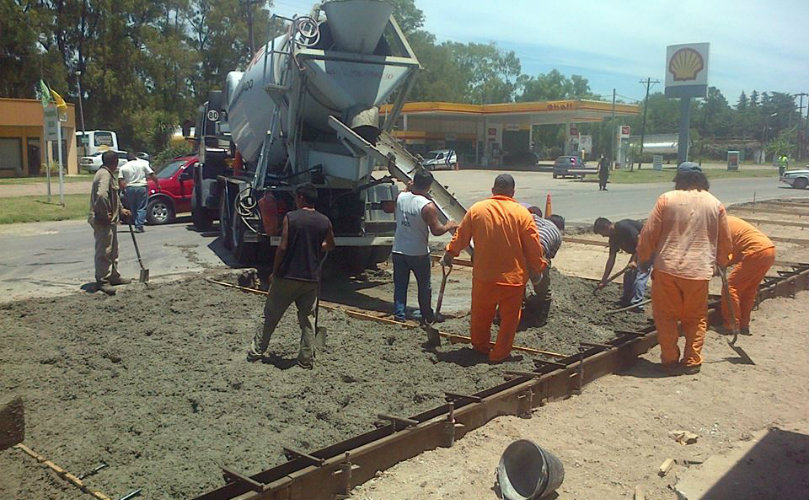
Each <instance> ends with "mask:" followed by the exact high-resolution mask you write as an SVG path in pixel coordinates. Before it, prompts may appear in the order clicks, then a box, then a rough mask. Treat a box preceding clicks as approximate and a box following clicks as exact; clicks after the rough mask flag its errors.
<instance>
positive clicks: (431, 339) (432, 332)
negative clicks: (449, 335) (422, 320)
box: [424, 325, 441, 347]
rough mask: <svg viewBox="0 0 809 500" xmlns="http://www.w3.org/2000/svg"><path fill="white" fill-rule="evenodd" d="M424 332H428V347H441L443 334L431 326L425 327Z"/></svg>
mask: <svg viewBox="0 0 809 500" xmlns="http://www.w3.org/2000/svg"><path fill="white" fill-rule="evenodd" d="M424 330H425V331H426V332H427V345H428V346H430V347H438V346H440V345H441V334H439V333H438V330H436V329H435V328H433V327H432V326H430V325H424Z"/></svg>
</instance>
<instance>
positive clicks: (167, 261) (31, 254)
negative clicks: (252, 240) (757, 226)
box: [0, 170, 809, 301]
mask: <svg viewBox="0 0 809 500" xmlns="http://www.w3.org/2000/svg"><path fill="white" fill-rule="evenodd" d="M497 173H499V172H492V171H463V170H462V171H454V172H437V173H436V177H437V179H438V180H439V181H440V182H442V183H443V184H445V185H448V186H450V191H452V192H454V193H455V194H456V196H457V197H458V198H459V200H460V201H461V203H462V204H463V205H464V206H467V207H468V206H469V205H471V204H472V203H474V202H475V201H478V200H480V199H483V198H485V197H487V196H489V194H490V189H491V185H492V183H493V181H494V177H495V175H496V174H497ZM513 175H514V177H515V180H516V183H517V193H516V197H517V199H518V200H520V201H525V202H530V203H534V204H536V205H538V206H540V207H541V208H543V209H544V206H545V197H546V195H547V194H548V193H550V194H551V196H552V203H553V211H554V212H555V213H558V214H561V215H563V216H565V218H566V219H567V221H568V223H569V224H571V223H572V224H575V223H580V224H592V221H593V220H595V218H596V217H599V216H605V217H608V218H611V219H613V220H615V219H621V218H629V217H632V218H644V217H646V216H647V215H648V213H649V210H651V208H652V206H653V205H654V202H655V199H656V198H657V196H659V195H660V194H661V193H663V192H665V191H667V190H669V189H671V188H672V187H673V185H672V184H671V183H657V184H623V185H616V184H610V185H609V187H608V189H609V190H608V191H607V192H600V191H598V185H597V183H595V182H579V181H577V180H563V179H556V180H554V179H553V178H552V177H551V174H549V173H536V172H514V173H513ZM711 191H712V192H713V193H714V194H715V195H716V196H718V197H719V198H720V199H721V200H722V201H723V202H725V204H727V205H730V204H734V203H740V202H746V201H752V200H753V199H754V198H755V199H757V200H763V199H772V198H809V191H806V190H804V191H798V190H794V189H790V188H787V187H781V186H779V185H778V183H777V181H776V180H775V179H774V178H772V179H719V180H716V181H714V182H713V183H712V186H711ZM137 239H138V245H139V246H140V250H141V255H142V257H143V261H144V264H145V266H146V267H147V268H149V269H150V274H151V281H153V282H158V281H161V280H171V279H174V278H175V277H177V276H178V275H182V274H184V273H195V272H200V271H202V270H205V269H230V268H231V264H232V262H231V261H230V260H229V254H228V253H227V252H226V251H224V249H223V248H222V246H221V244H220V243H219V240H218V239H217V238H216V233H215V232H212V233H198V232H196V231H194V230H193V229H192V226H191V223H190V220H189V218H188V217H181V218H180V219H179V221H178V222H177V223H175V224H172V225H169V226H157V227H154V226H147V228H146V232H145V233H143V234H138V235H137ZM119 240H120V262H119V268H120V270H121V273H122V274H123V275H124V276H127V277H131V278H135V279H137V277H138V269H139V267H138V262H137V259H136V256H135V251H134V248H133V245H132V239H131V237H130V235H129V234H128V228H127V226H119ZM0 249H1V250H0V255H1V256H2V258H1V259H0V301H7V300H15V299H19V298H24V297H31V296H42V295H54V294H61V293H70V292H75V291H77V290H79V289H81V288H82V287H84V288H85V289H86V288H87V287H88V285H89V284H91V283H92V282H93V281H94V278H93V236H92V230H91V228H90V226H89V225H88V224H87V222H86V221H84V220H82V221H62V222H42V223H30V224H12V225H4V226H0Z"/></svg>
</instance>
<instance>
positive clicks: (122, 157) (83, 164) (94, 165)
mask: <svg viewBox="0 0 809 500" xmlns="http://www.w3.org/2000/svg"><path fill="white" fill-rule="evenodd" d="M115 153H116V154H117V155H118V166H119V167H120V166H121V165H123V164H124V163H126V151H116V152H115ZM103 154H104V153H103V152H101V151H99V152H98V153H94V154H92V155H90V156H82V157H81V159H80V160H79V169H81V170H85V171H87V172H90V173H91V174H94V173H96V172H98V169H99V168H101V155H103Z"/></svg>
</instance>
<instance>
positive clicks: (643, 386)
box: [0, 215, 809, 499]
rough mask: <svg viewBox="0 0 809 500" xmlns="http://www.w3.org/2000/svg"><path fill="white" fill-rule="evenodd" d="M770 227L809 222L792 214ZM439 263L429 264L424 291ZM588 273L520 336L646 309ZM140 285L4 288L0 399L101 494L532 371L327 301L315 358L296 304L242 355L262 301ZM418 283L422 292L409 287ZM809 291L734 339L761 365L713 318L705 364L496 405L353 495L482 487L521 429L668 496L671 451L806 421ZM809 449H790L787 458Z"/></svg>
mask: <svg viewBox="0 0 809 500" xmlns="http://www.w3.org/2000/svg"><path fill="white" fill-rule="evenodd" d="M789 217H791V216H783V217H782V216H780V215H779V216H778V218H779V220H790V219H789ZM796 220H798V218H797V216H796ZM776 230H777V232H778V233H777V234H779V235H781V236H784V237H792V238H805V237H806V236H805V234H806V233H805V231H806V230H805V229H804V228H799V227H792V228H783V227H781V226H777V227H776V228H775V229H773V231H776ZM585 236H586V237H589V238H592V239H595V240H598V239H599V238H598V237H597V236H594V235H592V234H590V235H582V237H585ZM778 251H779V256H778V258H779V259H782V260H790V261H806V260H809V259H807V258H806V253H807V252H806V248H805V247H800V246H795V245H787V246H784V247H783V248H782V245H781V244H779V245H778ZM606 257H607V252H606V249H605V248H603V247H595V246H591V245H580V244H567V243H566V244H565V245H563V247H562V250H561V251H560V254H559V256H558V258H557V259H556V260H555V262H554V267H555V268H556V270H557V271H561V272H562V273H564V274H567V275H574V274H575V275H577V276H582V277H583V278H598V277H600V275H601V272H602V271H603V265H604V261H605V260H606ZM623 258H625V257H623V256H622V257H620V258H619V262H618V264H617V265H621V262H622V260H621V259H623ZM440 275H441V273H440V270H439V268H434V271H433V297H435V296H436V295H437V291H438V285H439V283H440V277H441V276H440ZM223 279H224V280H226V281H230V282H235V277H234V276H228V277H225V278H223ZM469 286H470V272H469V270H467V269H462V268H456V269H455V270H454V271H453V273H452V275H451V276H450V279H449V284H448V286H447V296H446V297H445V301H444V303H445V307H444V311H445V312H447V313H451V314H453V316H457V317H454V318H452V319H450V320H448V321H447V322H446V323H444V324H443V325H442V326H441V329H442V330H444V331H447V332H451V333H459V334H464V335H467V334H468V331H467V330H468V317H467V316H465V315H464V314H465V312H466V311H467V310H468V300H469ZM593 286H594V282H592V280H587V279H576V278H573V277H571V276H563V275H562V274H559V273H557V272H555V274H554V276H553V281H552V289H553V293H554V302H553V309H552V312H551V318H550V322H549V324H548V325H547V326H546V327H545V328H542V329H529V330H527V331H524V332H521V333H518V335H517V339H516V341H515V343H516V344H519V345H525V346H529V347H535V348H541V349H547V350H553V351H558V352H563V353H572V352H575V350H576V347H575V346H576V345H577V343H578V342H579V341H595V342H598V341H603V340H606V339H608V338H611V337H612V336H613V335H612V334H611V332H612V331H613V330H615V329H636V328H640V327H643V326H646V325H647V324H648V323H647V321H648V319H647V316H646V315H643V314H632V313H624V314H621V315H615V316H606V315H605V314H604V311H605V310H607V309H612V308H614V307H616V306H615V304H614V303H615V301H616V300H617V299H618V294H619V285H617V284H616V285H613V286H611V287H609V288H608V289H606V290H604V291H603V292H601V293H600V294H599V295H597V296H594V295H593V294H592V290H593ZM141 287H142V285H131V286H129V287H124V288H123V289H122V290H121V291H120V292H119V294H118V295H116V296H114V297H105V296H100V295H90V294H85V293H75V294H72V295H68V296H65V297H57V298H43V299H33V300H26V301H20V302H11V303H5V304H0V395H3V396H5V395H11V394H20V395H22V396H23V398H24V399H25V406H26V426H27V429H26V430H27V433H26V440H25V444H26V445H28V446H29V447H31V448H32V449H34V450H35V451H37V452H39V453H41V454H43V455H45V456H46V457H47V458H48V459H50V460H52V461H53V462H55V463H56V464H58V465H60V466H61V467H64V468H65V469H67V470H69V471H70V472H72V473H74V474H79V473H82V472H85V471H87V470H90V469H92V468H93V467H95V466H96V465H97V464H98V463H99V462H101V461H104V462H106V463H108V464H110V467H109V468H107V469H105V470H103V471H102V472H100V473H98V474H97V475H95V476H93V477H91V478H89V479H88V480H87V483H88V485H89V486H90V487H91V488H93V489H97V490H99V491H101V492H103V493H105V494H107V495H109V496H111V497H117V496H120V495H122V494H124V493H126V492H127V491H130V490H131V489H134V488H143V498H188V497H193V496H196V495H198V494H201V493H204V492H206V491H210V490H211V489H213V488H216V487H218V486H221V485H222V484H223V481H222V477H221V473H220V471H219V466H222V465H224V466H228V467H230V468H232V469H235V470H238V471H241V472H243V473H247V474H253V473H255V472H258V471H260V470H264V469H267V468H269V467H271V466H273V465H277V464H278V463H281V462H283V461H284V460H285V459H284V457H283V455H282V452H281V447H282V446H287V447H291V448H295V449H300V450H303V451H312V450H315V449H318V448H321V447H323V446H326V445H329V444H332V443H334V442H337V441H340V440H343V439H345V438H348V437H350V436H353V435H356V434H359V433H362V432H365V431H367V430H370V429H372V428H373V427H372V426H373V424H374V421H375V420H376V415H377V414H378V413H388V414H392V415H398V416H410V415H413V414H416V413H418V412H420V411H423V410H425V409H428V408H431V407H434V406H436V405H438V404H440V403H442V402H443V391H452V392H458V393H471V392H476V391H478V390H481V389H484V388H489V387H492V386H494V385H496V384H497V383H499V382H502V381H503V372H504V371H505V370H527V369H530V368H533V363H532V358H531V357H530V356H525V355H518V356H514V357H513V359H511V360H510V361H509V362H507V363H505V364H503V365H489V364H487V363H485V362H481V361H482V360H481V358H480V356H479V355H477V353H475V352H474V351H472V350H471V349H470V348H469V347H466V346H463V345H458V344H456V345H447V344H445V345H443V346H442V347H440V348H438V349H436V350H431V349H428V348H426V347H425V346H424V345H423V342H424V341H425V340H426V338H425V335H424V333H423V332H421V331H420V330H418V329H408V328H404V327H400V326H386V325H382V324H376V323H368V322H363V321H360V320H356V319H351V318H348V317H347V316H345V315H344V314H342V313H340V312H327V311H322V312H321V318H320V322H321V324H322V325H324V326H326V327H327V328H328V330H329V347H328V350H327V351H326V352H325V353H324V354H323V355H321V356H319V357H318V359H317V362H316V365H315V369H314V370H312V371H307V370H302V369H300V368H298V367H297V366H295V363H294V360H295V356H296V354H297V341H298V336H299V334H298V332H297V325H296V324H295V318H294V314H287V315H286V316H285V317H284V318H283V320H282V322H281V324H280V326H279V330H278V331H277V332H276V335H275V336H274V337H273V339H272V341H271V343H270V350H271V351H272V352H273V353H274V354H275V355H274V357H272V358H271V359H270V360H269V362H268V363H255V364H249V363H247V362H246V361H245V351H246V347H247V345H248V342H249V340H250V338H251V337H252V335H253V333H254V332H255V331H256V329H257V328H258V327H259V326H260V323H261V307H262V304H263V297H260V296H255V295H250V294H245V293H241V292H238V291H234V290H232V289H228V288H225V287H222V286H220V285H215V284H212V283H210V282H208V281H206V279H205V276H198V277H194V278H191V279H188V280H184V281H177V282H173V283H166V284H160V285H151V286H150V287H149V288H148V289H145V290H144V289H143V288H141ZM392 289H393V288H392V283H391V278H390V272H389V270H388V269H387V268H386V267H384V266H383V267H382V268H381V269H380V270H379V271H377V272H375V273H366V274H365V275H364V276H361V277H360V278H359V279H352V280H346V279H342V278H333V279H331V280H330V281H329V282H328V283H326V284H324V299H325V300H330V301H335V302H343V303H347V304H350V305H354V306H362V307H365V308H368V309H371V310H378V311H383V312H390V300H391V297H392ZM411 292H412V294H411V297H410V299H409V303H410V304H411V305H414V304H415V303H416V301H415V286H414V284H413V285H411ZM807 298H809V295H807V294H806V293H802V294H801V295H799V296H798V298H797V299H795V300H789V299H777V300H772V301H767V302H765V303H764V304H763V305H762V306H761V309H760V310H759V311H758V312H757V313H755V320H754V322H753V325H752V329H753V331H754V333H755V335H754V336H753V337H750V338H747V337H745V338H743V339H742V340H741V341H740V342H743V344H742V345H743V346H744V347H745V349H746V350H747V351H748V352H749V353H750V355H751V357H753V359H754V360H755V361H756V362H757V365H756V366H754V367H751V366H745V365H739V364H736V363H734V362H733V356H734V353H733V351H732V350H731V349H730V348H729V347H728V346H727V345H726V343H725V339H724V338H721V337H719V336H717V335H714V334H712V335H709V338H708V341H707V344H706V348H705V353H706V355H707V357H708V362H707V363H706V366H705V369H704V370H703V372H702V373H701V374H699V375H698V376H695V377H680V378H671V379H669V378H666V379H660V378H658V377H657V374H656V372H655V370H654V366H653V365H654V363H656V361H657V355H658V354H657V351H656V350H653V351H652V352H650V353H649V354H648V355H647V356H645V357H644V358H643V359H642V360H640V361H639V363H638V364H637V365H636V366H635V367H633V368H632V369H631V370H630V371H628V372H626V373H623V374H619V375H614V376H608V377H605V378H603V379H601V380H599V381H597V382H596V383H594V384H592V385H590V386H587V387H586V388H585V391H584V394H582V395H581V396H578V397H575V398H572V399H569V400H566V401H562V402H558V403H554V404H551V405H547V406H546V407H544V408H542V409H541V411H538V412H536V413H535V416H534V418H533V419H532V420H521V419H517V418H510V417H509V418H501V419H497V420H496V421H494V422H492V423H490V424H489V425H487V426H485V427H483V428H481V429H478V430H477V431H474V432H473V433H471V434H469V435H468V436H467V437H466V438H464V439H463V440H461V441H459V442H458V444H457V445H456V447H455V448H453V449H451V450H437V451H434V452H430V453H427V454H424V455H421V456H419V457H417V458H415V459H413V460H411V461H408V462H404V463H402V464H400V465H399V466H397V467H396V468H394V469H392V470H390V471H388V472H385V473H383V474H382V476H381V477H379V478H377V479H375V480H373V481H371V482H369V483H367V484H366V485H364V486H362V487H360V488H359V489H357V490H356V492H355V496H356V497H357V498H494V492H493V491H492V486H493V470H494V466H495V465H496V463H497V460H498V459H499V455H500V453H502V450H503V449H504V448H505V446H506V445H507V444H508V443H509V442H510V441H512V440H513V439H517V438H519V437H525V438H529V439H533V440H535V441H536V442H538V443H541V444H542V445H543V446H546V447H547V448H548V449H549V450H552V451H553V452H554V454H556V455H557V456H559V457H560V459H562V461H563V463H564V464H565V466H566V468H567V478H566V480H565V483H564V484H563V486H562V488H561V489H560V495H561V498H596V497H609V498H630V497H631V496H632V489H633V488H634V486H635V485H643V486H644V487H645V488H647V491H648V492H649V494H648V496H649V497H650V498H672V499H673V498H675V496H674V493H673V491H672V490H670V489H669V488H668V484H670V483H672V482H673V481H674V480H675V478H676V477H681V476H682V475H683V474H685V473H687V472H688V471H687V470H686V469H685V468H684V467H681V466H677V468H675V470H674V472H673V473H672V474H670V475H668V476H666V477H665V478H659V477H657V476H656V475H655V472H656V470H657V467H658V466H659V465H660V463H661V462H662V461H663V460H664V459H665V458H668V457H672V458H678V459H690V460H695V461H699V460H704V459H705V458H707V457H709V456H712V455H723V454H725V453H727V452H729V451H730V450H731V449H732V448H733V447H734V446H736V445H737V444H738V443H740V442H745V440H749V436H752V435H753V433H754V431H757V430H761V429H766V428H768V427H769V426H772V425H775V426H778V427H781V428H784V429H793V428H796V427H795V426H797V429H799V430H800V431H801V432H806V430H807V421H809V398H807V396H809V394H808V393H809V389H808V387H809V382H807V380H809V377H807V375H809V372H808V371H807V370H808V369H807V364H806V359H807V354H809V345H807V343H809V341H807V338H806V335H805V324H806V320H807V319H808V318H807V315H806V312H805V308H803V309H800V312H798V313H796V304H800V303H802V304H806V300H807ZM515 354H517V353H515ZM369 359H371V360H374V362H373V363H369V362H368V360H369ZM675 429H683V430H690V431H692V432H695V433H697V434H699V436H700V438H699V440H698V442H697V443H696V444H694V445H689V446H686V447H683V446H681V445H679V444H677V443H675V442H674V441H672V440H671V439H669V438H668V436H667V434H668V432H669V431H671V430H675ZM459 453H460V455H459ZM806 453H807V452H806V450H797V451H796V452H795V457H796V460H797V459H801V457H806ZM808 463H809V459H807V460H806V461H805V462H803V464H804V467H806V464H808ZM693 467H694V466H692V468H693ZM0 471H3V473H2V474H0V498H65V497H70V498H81V497H82V494H81V492H79V491H78V490H76V489H75V488H73V487H72V486H69V485H67V484H66V483H65V482H63V481H62V480H60V479H59V478H58V477H57V476H55V475H54V474H52V473H51V472H49V471H47V470H46V469H44V468H43V467H41V466H40V465H38V464H37V463H36V461H34V460H33V459H31V458H29V457H27V456H26V455H24V454H22V453H21V452H19V451H17V450H5V451H2V452H0ZM803 477H809V474H805V475H803ZM801 481H802V480H797V479H796V480H795V481H794V482H795V484H797V485H798V486H803V485H805V482H801ZM804 491H805V490H804ZM765 496H766V495H765ZM780 497H781V498H790V496H789V495H780ZM88 498H89V497H88ZM803 498H805V495H804V497H803Z"/></svg>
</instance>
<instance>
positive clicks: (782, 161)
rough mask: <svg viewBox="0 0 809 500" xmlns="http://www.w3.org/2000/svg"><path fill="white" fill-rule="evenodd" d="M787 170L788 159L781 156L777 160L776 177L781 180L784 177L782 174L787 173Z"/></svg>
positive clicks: (785, 156)
mask: <svg viewBox="0 0 809 500" xmlns="http://www.w3.org/2000/svg"><path fill="white" fill-rule="evenodd" d="M787 168H789V158H788V157H787V155H781V156H780V157H779V158H778V177H779V178H781V177H783V176H784V172H786V171H787Z"/></svg>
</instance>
